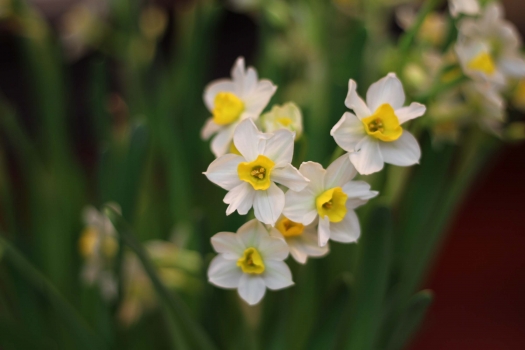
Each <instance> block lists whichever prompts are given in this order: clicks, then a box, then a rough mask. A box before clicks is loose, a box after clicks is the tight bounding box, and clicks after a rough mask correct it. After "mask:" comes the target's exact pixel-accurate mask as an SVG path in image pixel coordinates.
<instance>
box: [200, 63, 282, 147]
mask: <svg viewBox="0 0 525 350" xmlns="http://www.w3.org/2000/svg"><path fill="white" fill-rule="evenodd" d="M231 76H232V79H219V80H215V81H213V82H211V83H210V84H208V86H206V89H205V90H204V103H205V104H206V107H207V108H208V110H209V111H210V112H211V113H212V115H213V116H212V117H211V118H209V119H208V120H207V121H206V124H205V125H204V127H203V128H202V131H201V137H202V138H203V139H205V140H207V139H209V138H210V137H211V136H212V135H214V134H216V135H215V137H214V138H213V140H212V141H211V150H212V152H213V154H214V155H215V156H216V157H220V156H222V155H223V154H225V153H227V152H228V149H229V147H230V144H231V140H232V137H233V133H234V131H235V128H236V127H237V125H238V124H239V123H240V122H241V121H242V120H244V119H247V118H252V119H257V118H258V117H259V115H260V114H261V113H262V111H263V109H264V107H266V105H267V104H268V102H269V101H270V98H271V97H272V95H273V94H274V93H275V90H276V89H277V87H276V86H275V85H273V84H272V82H271V81H269V80H266V79H263V80H258V78H257V72H256V71H255V69H254V68H252V67H248V69H245V68H244V58H242V57H239V58H238V59H237V61H236V62H235V65H234V66H233V68H232V71H231Z"/></svg>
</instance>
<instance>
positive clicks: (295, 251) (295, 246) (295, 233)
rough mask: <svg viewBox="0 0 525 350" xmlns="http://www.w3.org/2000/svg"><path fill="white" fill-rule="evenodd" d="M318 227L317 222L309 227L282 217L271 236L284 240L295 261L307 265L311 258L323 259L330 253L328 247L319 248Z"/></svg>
mask: <svg viewBox="0 0 525 350" xmlns="http://www.w3.org/2000/svg"><path fill="white" fill-rule="evenodd" d="M316 226H317V220H314V221H313V222H312V223H311V224H309V225H303V224H301V223H300V222H295V221H292V220H290V219H288V218H287V217H286V216H284V215H281V217H280V218H279V220H278V221H277V224H276V225H275V229H273V230H270V235H271V236H273V237H278V238H281V239H284V240H285V241H286V244H288V248H289V249H290V254H291V255H292V257H293V258H294V259H295V261H297V262H298V263H300V264H305V263H306V260H307V259H308V257H309V256H312V257H321V256H324V255H326V254H327V253H328V251H329V248H328V245H325V246H324V247H320V246H319V243H318V239H317V230H316Z"/></svg>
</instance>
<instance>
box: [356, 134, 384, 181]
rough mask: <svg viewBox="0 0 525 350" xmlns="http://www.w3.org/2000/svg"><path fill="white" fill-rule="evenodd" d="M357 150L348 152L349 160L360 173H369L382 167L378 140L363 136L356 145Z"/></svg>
mask: <svg viewBox="0 0 525 350" xmlns="http://www.w3.org/2000/svg"><path fill="white" fill-rule="evenodd" d="M356 148H357V151H356V152H354V153H350V161H351V162H352V164H353V165H354V166H355V168H356V169H357V171H358V172H359V173H360V174H362V175H369V174H372V173H375V172H378V171H380V170H381V169H383V166H384V162H383V156H382V155H381V152H380V150H379V141H377V140H375V139H373V138H371V137H368V136H367V137H365V138H363V140H361V141H360V142H359V143H358V144H357V146H356Z"/></svg>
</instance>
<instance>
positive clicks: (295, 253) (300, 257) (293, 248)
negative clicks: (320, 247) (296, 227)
mask: <svg viewBox="0 0 525 350" xmlns="http://www.w3.org/2000/svg"><path fill="white" fill-rule="evenodd" d="M315 244H316V245H317V237H316V238H315ZM289 247H290V255H291V256H292V258H294V260H295V261H297V262H298V263H299V264H306V261H308V254H306V253H305V252H304V251H303V250H302V249H300V246H298V245H290V246H289Z"/></svg>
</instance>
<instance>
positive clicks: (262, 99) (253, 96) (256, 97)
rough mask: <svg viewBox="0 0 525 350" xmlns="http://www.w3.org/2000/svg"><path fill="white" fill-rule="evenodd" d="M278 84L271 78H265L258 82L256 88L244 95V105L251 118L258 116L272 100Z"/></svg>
mask: <svg viewBox="0 0 525 350" xmlns="http://www.w3.org/2000/svg"><path fill="white" fill-rule="evenodd" d="M276 90H277V86H275V85H273V83H272V82H271V81H269V80H266V79H263V80H261V81H259V82H258V83H257V86H256V87H255V89H253V90H252V91H251V92H250V93H249V94H247V95H245V96H244V99H243V100H244V107H245V109H246V113H248V114H249V115H250V117H251V118H257V117H259V115H260V114H261V113H262V111H263V110H264V107H266V105H267V104H268V102H270V99H271V98H272V96H273V94H274V93H275V91H276Z"/></svg>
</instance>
